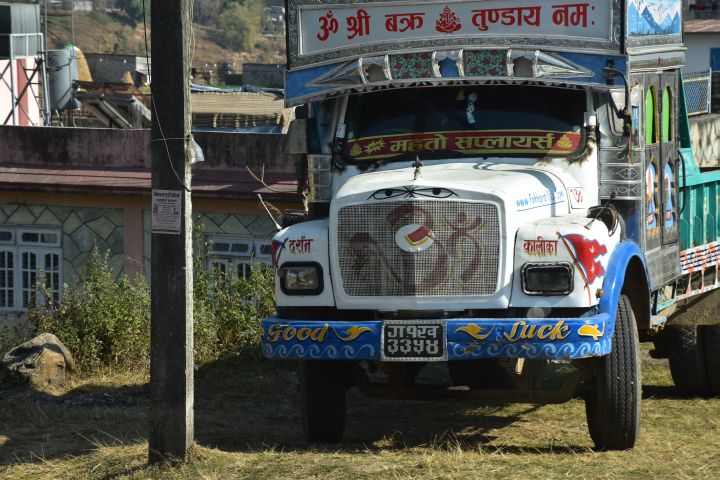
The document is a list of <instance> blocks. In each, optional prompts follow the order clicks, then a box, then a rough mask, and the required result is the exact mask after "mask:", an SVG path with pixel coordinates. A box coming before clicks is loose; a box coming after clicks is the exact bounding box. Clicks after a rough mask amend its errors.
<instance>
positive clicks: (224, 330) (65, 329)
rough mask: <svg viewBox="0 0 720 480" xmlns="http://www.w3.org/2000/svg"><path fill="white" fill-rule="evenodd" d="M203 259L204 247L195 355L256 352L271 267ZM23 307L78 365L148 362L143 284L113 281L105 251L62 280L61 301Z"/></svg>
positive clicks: (269, 310) (270, 297) (200, 358)
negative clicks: (239, 268)
mask: <svg viewBox="0 0 720 480" xmlns="http://www.w3.org/2000/svg"><path fill="white" fill-rule="evenodd" d="M207 259H208V257H207V254H206V253H205V249H204V248H201V249H200V255H198V256H197V258H196V261H195V272H194V275H195V278H194V285H193V298H194V322H195V323H194V329H195V331H194V341H195V361H196V362H198V363H203V362H208V361H212V360H216V359H218V358H220V357H222V356H226V355H228V354H231V353H240V354H243V355H246V356H249V357H251V358H257V357H258V356H259V352H260V349H259V345H260V336H259V333H258V332H259V329H260V322H261V320H262V319H263V318H264V317H265V316H268V315H271V314H273V312H274V311H275V293H274V283H273V282H274V277H273V273H272V271H271V270H270V269H268V268H265V266H264V265H262V264H258V267H256V268H253V269H252V272H251V274H250V278H248V279H244V278H235V277H234V276H232V275H225V274H224V273H222V272H220V271H218V270H216V269H214V268H211V267H208V266H206V265H207ZM261 265H262V266H261ZM41 283H42V280H41ZM45 298H51V296H50V295H45ZM28 313H29V317H30V319H31V320H32V322H33V324H34V325H35V331H36V332H37V333H40V332H50V333H54V334H55V335H57V337H58V338H60V340H62V342H63V343H64V344H65V345H66V346H67V347H68V348H69V349H70V351H71V352H72V354H73V356H74V357H75V360H76V362H77V364H78V366H79V367H80V368H81V369H93V368H97V367H100V366H114V367H121V368H132V367H136V366H141V367H143V368H146V367H147V365H148V360H149V357H150V294H149V290H148V287H147V284H146V283H145V279H144V277H142V276H138V278H137V279H136V280H135V283H134V284H133V283H132V282H130V281H129V279H128V278H127V276H125V275H122V276H121V277H120V279H119V280H115V275H114V273H113V270H112V267H111V266H110V263H109V254H108V253H105V254H101V253H100V252H98V250H97V249H94V250H93V251H92V253H91V255H90V257H89V259H88V262H87V265H86V266H85V268H84V269H83V270H82V272H81V273H80V276H79V278H76V279H75V280H74V282H73V283H72V284H71V285H70V286H66V287H65V295H64V298H63V300H62V301H61V302H60V304H58V305H52V304H47V305H46V304H38V305H37V306H35V307H33V308H32V309H30V311H29V312H28ZM0 340H2V337H0Z"/></svg>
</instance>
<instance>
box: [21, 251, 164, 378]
mask: <svg viewBox="0 0 720 480" xmlns="http://www.w3.org/2000/svg"><path fill="white" fill-rule="evenodd" d="M46 298H50V297H49V296H46ZM29 316H30V319H31V320H32V321H33V323H34V324H35V326H36V329H37V330H38V331H39V332H42V331H47V332H50V333H54V334H55V335H57V337H58V338H60V339H61V340H62V342H63V343H64V344H65V345H66V346H67V347H68V348H69V349H70V351H71V352H72V354H73V356H74V357H75V360H76V362H77V364H78V366H79V367H80V368H81V369H92V368H96V367H99V366H102V365H105V366H117V367H134V366H143V367H146V366H147V364H148V359H149V350H150V348H149V347H150V296H149V294H148V288H147V285H146V283H145V280H144V278H143V277H142V276H138V277H137V278H136V279H135V284H133V283H132V282H130V280H129V279H128V277H127V276H126V275H121V276H120V278H119V280H117V281H116V280H115V274H114V272H113V269H112V267H111V266H110V262H109V253H104V254H103V253H100V252H99V251H98V249H97V248H95V249H93V251H92V252H91V254H90V256H89V258H88V262H87V264H86V266H85V268H84V269H83V270H82V271H81V272H80V275H79V278H77V277H76V278H75V279H74V281H73V283H72V284H71V285H70V286H66V287H65V294H64V298H63V300H62V302H60V304H59V305H52V304H50V305H40V304H39V305H37V306H36V307H34V308H32V309H31V310H30V311H29Z"/></svg>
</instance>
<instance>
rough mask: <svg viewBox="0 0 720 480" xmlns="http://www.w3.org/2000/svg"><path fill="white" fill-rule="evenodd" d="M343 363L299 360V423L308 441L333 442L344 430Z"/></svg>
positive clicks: (340, 436) (338, 439)
mask: <svg viewBox="0 0 720 480" xmlns="http://www.w3.org/2000/svg"><path fill="white" fill-rule="evenodd" d="M344 370H345V369H344V364H343V363H342V362H334V361H323V360H318V361H303V362H302V363H301V364H300V397H301V399H300V401H301V404H302V424H303V431H304V432H305V438H306V439H307V441H308V442H324V443H337V442H339V441H340V439H341V438H342V435H343V432H344V431H345V416H346V408H345V392H346V382H345V376H344Z"/></svg>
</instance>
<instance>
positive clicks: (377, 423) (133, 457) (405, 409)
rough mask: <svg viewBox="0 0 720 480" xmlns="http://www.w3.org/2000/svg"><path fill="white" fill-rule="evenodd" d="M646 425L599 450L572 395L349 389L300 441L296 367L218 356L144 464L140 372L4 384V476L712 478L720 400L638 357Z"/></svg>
mask: <svg viewBox="0 0 720 480" xmlns="http://www.w3.org/2000/svg"><path fill="white" fill-rule="evenodd" d="M644 377H645V378H644V399H643V419H642V433H641V436H640V440H639V442H638V445H637V446H636V448H635V449H634V450H632V451H627V452H609V453H597V452H594V451H592V450H591V442H590V439H589V437H588V434H587V427H586V424H585V417H584V407H583V404H582V403H581V402H580V401H572V402H569V403H567V404H564V405H548V406H539V407H538V406H532V405H510V406H506V407H491V406H480V407H478V406H475V405H473V404H472V403H467V402H394V401H372V400H368V399H366V398H364V397H362V396H360V395H359V394H357V393H351V395H350V400H349V420H348V430H347V434H346V436H345V441H344V443H343V444H341V445H339V446H333V447H328V448H322V447H316V446H315V447H314V446H308V445H307V444H306V443H305V442H304V441H303V440H302V435H301V431H300V426H299V417H298V411H297V408H296V402H297V398H298V392H297V380H296V378H295V375H294V372H293V371H292V368H291V366H290V365H283V364H275V363H273V364H270V363H261V364H252V363H244V362H239V361H225V362H221V363H216V364H213V365H206V366H203V367H202V368H200V369H199V371H198V372H197V375H196V440H197V443H198V446H196V447H195V448H194V449H193V451H192V459H191V461H190V462H188V463H187V464H185V465H183V466H179V467H169V466H153V467H148V466H147V464H146V455H147V443H146V410H147V397H146V384H145V382H146V378H145V377H144V376H143V375H137V374H135V375H133V374H127V373H121V374H117V373H112V372H106V373H105V374H100V375H94V376H92V377H90V378H84V379H76V380H74V383H73V385H72V388H71V389H70V391H69V392H67V393H65V394H64V395H59V396H41V395H37V394H34V395H31V394H29V393H21V392H17V391H16V390H8V389H4V390H0V398H3V401H2V409H0V478H13V479H15V478H33V479H44V478H47V479H56V478H91V479H92V478H97V479H108V478H133V479H135V478H138V479H140V478H142V479H145V478H158V479H159V478H163V479H165V478H169V479H184V478H207V479H221V478H222V479H225V478H241V479H242V478H248V479H250V478H252V479H256V478H292V479H297V478H323V479H324V478H337V479H359V478H419V479H420V478H422V479H426V478H480V477H482V478H513V479H515V478H519V479H522V478H528V479H530V478H532V479H537V478H540V479H545V478H565V477H572V478H592V479H595V478H609V479H616V478H617V479H627V478H643V479H645V478H699V479H704V478H714V477H716V476H717V472H718V471H720V448H719V447H718V445H720V399H711V400H702V399H681V398H678V397H676V394H675V392H674V389H673V388H672V387H671V380H670V376H669V372H668V368H667V363H666V362H662V361H653V360H649V359H646V361H645V363H644Z"/></svg>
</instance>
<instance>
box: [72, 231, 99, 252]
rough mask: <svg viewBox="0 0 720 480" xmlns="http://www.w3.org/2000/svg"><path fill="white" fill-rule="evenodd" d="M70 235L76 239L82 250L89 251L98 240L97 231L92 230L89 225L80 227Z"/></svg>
mask: <svg viewBox="0 0 720 480" xmlns="http://www.w3.org/2000/svg"><path fill="white" fill-rule="evenodd" d="M70 236H71V237H72V239H73V240H75V243H76V244H77V246H78V249H79V250H80V251H81V252H89V251H90V250H92V248H93V246H95V243H96V242H97V240H98V237H97V235H95V232H93V231H92V230H90V228H89V227H88V226H87V225H83V226H81V227H78V228H77V229H76V230H75V231H74V232H73V233H72V234H71V235H70Z"/></svg>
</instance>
